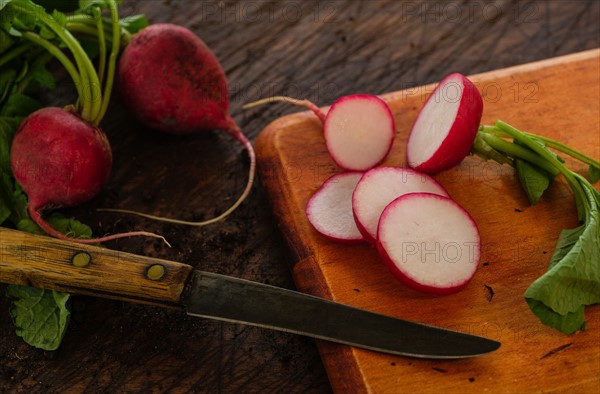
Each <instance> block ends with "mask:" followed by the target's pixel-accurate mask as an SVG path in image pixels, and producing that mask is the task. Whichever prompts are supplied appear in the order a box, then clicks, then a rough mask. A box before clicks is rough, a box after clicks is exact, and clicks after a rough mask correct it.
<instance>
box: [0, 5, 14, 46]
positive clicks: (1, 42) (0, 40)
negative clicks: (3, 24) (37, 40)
mask: <svg viewBox="0 0 600 394" xmlns="http://www.w3.org/2000/svg"><path fill="white" fill-rule="evenodd" d="M0 15H2V12H1V11H0ZM14 43H15V40H13V39H12V38H11V36H10V35H9V34H7V33H6V32H5V31H4V30H0V53H4V52H5V51H7V50H8V49H9V48H10V47H11V46H13V44H14Z"/></svg>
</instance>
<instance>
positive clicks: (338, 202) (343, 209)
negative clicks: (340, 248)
mask: <svg viewBox="0 0 600 394" xmlns="http://www.w3.org/2000/svg"><path fill="white" fill-rule="evenodd" d="M361 176H362V173H361V172H344V173H341V174H336V175H334V176H332V177H330V178H329V179H327V180H326V181H325V182H324V183H323V185H321V187H320V188H319V189H318V190H317V191H316V192H315V194H313V196H312V197H311V198H310V200H309V201H308V204H307V205H306V215H307V217H308V220H309V222H310V223H311V224H312V225H313V227H314V228H315V229H316V230H317V231H318V232H320V233H321V234H323V235H325V236H326V237H329V238H331V239H334V240H337V241H341V242H360V241H362V240H363V237H362V235H361V234H360V231H358V228H357V227H356V223H355V222H354V217H353V216H352V192H353V191H354V188H355V187H356V184H357V183H358V181H359V179H360V178H361Z"/></svg>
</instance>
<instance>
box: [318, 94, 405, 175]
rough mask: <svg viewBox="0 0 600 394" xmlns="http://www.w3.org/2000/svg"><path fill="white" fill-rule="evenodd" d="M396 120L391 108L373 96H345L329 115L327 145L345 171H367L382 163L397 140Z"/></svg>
mask: <svg viewBox="0 0 600 394" xmlns="http://www.w3.org/2000/svg"><path fill="white" fill-rule="evenodd" d="M394 133H395V123H394V117H393V116H392V113H391V111H390V109H389V107H388V105H387V104H386V103H385V102H384V101H383V100H381V99H380V98H378V97H377V96H371V95H363V94H358V95H352V96H345V97H342V98H341V99H339V100H337V101H336V102H335V103H334V104H333V105H332V107H331V109H330V110H329V112H328V113H327V117H326V119H325V125H324V135H325V143H326V145H327V150H328V151H329V154H330V155H331V157H332V159H333V160H334V161H335V162H336V163H337V164H338V165H339V166H340V167H342V168H344V169H346V170H353V171H364V170H368V169H369V168H372V167H374V166H375V165H377V164H378V163H380V162H381V161H382V160H383V159H384V158H385V157H386V156H387V154H388V153H389V151H390V148H391V147H392V142H393V140H394Z"/></svg>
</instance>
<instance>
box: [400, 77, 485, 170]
mask: <svg viewBox="0 0 600 394" xmlns="http://www.w3.org/2000/svg"><path fill="white" fill-rule="evenodd" d="M482 113H483V99H482V98H481V94H480V93H479V91H478V90H477V88H476V87H475V85H473V83H472V82H471V81H469V80H468V79H467V78H466V77H464V76H463V75H461V74H458V73H454V74H450V75H448V76H447V77H446V78H444V79H443V80H442V81H441V82H440V83H439V85H438V86H437V87H436V88H435V89H434V91H433V93H432V94H431V96H430V97H429V98H428V99H427V101H426V102H425V105H424V106H423V108H422V109H421V111H420V112H419V115H418V116H417V119H416V121H415V123H414V125H413V127H412V129H411V132H410V135H409V137H408V145H407V148H406V158H407V161H408V165H409V166H410V167H412V168H414V169H416V170H419V171H423V172H427V173H436V172H440V171H444V170H447V169H449V168H452V167H454V166H455V165H457V164H459V163H460V162H461V161H462V160H463V159H464V158H465V156H467V154H468V153H469V151H470V150H471V146H472V145H473V141H474V140H475V136H476V135H477V130H478V128H479V124H480V122H481V115H482Z"/></svg>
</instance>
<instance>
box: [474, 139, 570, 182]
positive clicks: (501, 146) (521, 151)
mask: <svg viewBox="0 0 600 394" xmlns="http://www.w3.org/2000/svg"><path fill="white" fill-rule="evenodd" d="M476 138H482V139H483V140H484V141H485V142H486V143H487V144H488V145H489V146H491V147H492V148H494V149H495V150H497V151H500V152H502V153H505V154H507V155H508V156H511V157H514V158H519V159H523V160H526V161H528V162H530V163H532V164H535V165H536V166H538V167H540V168H542V169H544V170H546V171H547V172H549V173H550V174H552V175H558V173H559V171H558V169H556V168H555V167H554V166H552V165H551V164H550V163H548V161H546V160H542V159H540V157H539V156H538V155H536V154H535V153H533V152H532V151H531V150H529V149H527V148H524V147H522V146H519V145H516V144H513V143H512V142H508V141H505V140H503V139H502V138H498V137H496V136H494V135H491V134H484V133H482V134H480V133H478V134H477V137H476Z"/></svg>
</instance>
